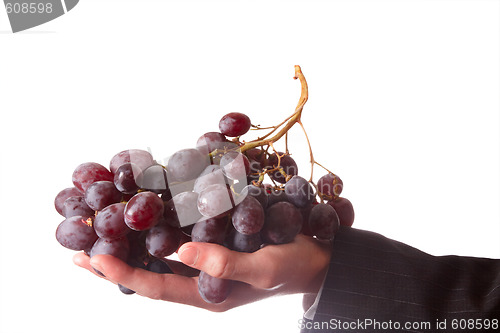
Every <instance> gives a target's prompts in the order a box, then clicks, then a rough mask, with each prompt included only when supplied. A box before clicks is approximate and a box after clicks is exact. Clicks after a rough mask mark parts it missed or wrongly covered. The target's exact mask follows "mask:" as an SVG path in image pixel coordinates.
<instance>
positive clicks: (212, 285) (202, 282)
mask: <svg viewBox="0 0 500 333" xmlns="http://www.w3.org/2000/svg"><path fill="white" fill-rule="evenodd" d="M232 284H233V281H231V280H224V279H219V278H215V277H213V276H211V275H209V274H207V273H205V272H203V271H201V272H200V276H199V278H198V291H199V293H200V295H201V297H202V298H203V299H204V300H205V301H206V302H208V303H222V302H224V301H225V300H226V298H227V297H228V296H229V294H230V293H231V288H232Z"/></svg>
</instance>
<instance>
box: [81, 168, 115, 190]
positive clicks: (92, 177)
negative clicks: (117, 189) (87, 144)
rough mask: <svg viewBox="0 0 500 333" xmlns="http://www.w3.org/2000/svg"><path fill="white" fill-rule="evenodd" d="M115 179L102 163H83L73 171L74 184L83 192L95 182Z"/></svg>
mask: <svg viewBox="0 0 500 333" xmlns="http://www.w3.org/2000/svg"><path fill="white" fill-rule="evenodd" d="M100 180H108V181H111V182H112V181H113V174H112V173H111V172H109V170H108V169H106V168H105V167H103V166H102V165H100V164H98V163H94V162H87V163H82V164H80V165H79V166H77V167H76V169H75V171H74V172H73V184H74V185H75V187H76V188H77V189H78V190H79V191H80V192H82V193H85V191H86V190H87V188H88V187H89V186H90V185H91V184H92V183H94V182H97V181H100Z"/></svg>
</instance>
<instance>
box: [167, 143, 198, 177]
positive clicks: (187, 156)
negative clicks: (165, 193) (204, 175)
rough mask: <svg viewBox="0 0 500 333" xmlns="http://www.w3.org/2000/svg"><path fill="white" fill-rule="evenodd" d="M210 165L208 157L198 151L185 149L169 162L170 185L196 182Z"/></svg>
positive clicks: (174, 155) (173, 156)
mask: <svg viewBox="0 0 500 333" xmlns="http://www.w3.org/2000/svg"><path fill="white" fill-rule="evenodd" d="M207 165H208V161H207V157H205V156H204V155H202V154H201V153H200V152H199V151H198V150H197V149H183V150H179V151H178V152H176V153H175V154H173V155H172V156H171V157H170V159H169V160H168V165H167V169H168V172H169V177H170V178H171V179H170V178H169V180H168V181H169V183H171V182H186V181H189V180H194V179H196V177H198V175H199V174H200V173H201V172H202V171H203V170H204V169H205V167H206V166H207Z"/></svg>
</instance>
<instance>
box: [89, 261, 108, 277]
mask: <svg viewBox="0 0 500 333" xmlns="http://www.w3.org/2000/svg"><path fill="white" fill-rule="evenodd" d="M90 266H92V268H93V269H94V271H95V272H96V273H97V274H99V275H101V276H104V277H106V275H104V273H105V272H104V270H103V269H102V267H101V265H99V264H98V263H96V262H92V259H90Z"/></svg>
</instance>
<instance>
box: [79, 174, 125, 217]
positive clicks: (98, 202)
mask: <svg viewBox="0 0 500 333" xmlns="http://www.w3.org/2000/svg"><path fill="white" fill-rule="evenodd" d="M84 198H85V202H86V203H87V205H89V207H90V208H92V209H93V210H97V211H99V210H102V209H104V208H105V207H107V206H109V205H111V204H114V203H117V202H120V200H121V198H122V194H121V192H120V191H118V190H117V189H116V187H115V184H114V183H113V182H109V181H98V182H95V183H92V184H91V185H90V186H89V187H88V188H87V190H86V191H85V195H84Z"/></svg>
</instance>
